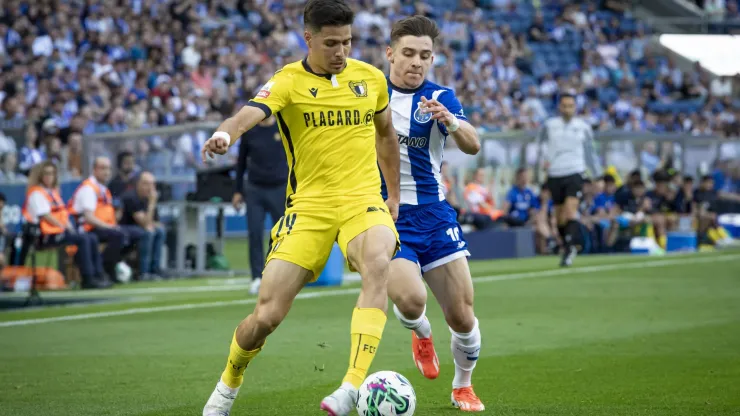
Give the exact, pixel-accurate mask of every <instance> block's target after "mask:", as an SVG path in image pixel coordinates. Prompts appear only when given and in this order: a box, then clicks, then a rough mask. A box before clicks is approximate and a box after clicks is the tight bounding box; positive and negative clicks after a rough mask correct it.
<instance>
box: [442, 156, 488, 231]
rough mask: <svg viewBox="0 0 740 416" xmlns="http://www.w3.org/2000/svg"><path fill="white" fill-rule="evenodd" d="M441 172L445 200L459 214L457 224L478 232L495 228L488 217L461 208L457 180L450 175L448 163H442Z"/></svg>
mask: <svg viewBox="0 0 740 416" xmlns="http://www.w3.org/2000/svg"><path fill="white" fill-rule="evenodd" d="M440 171H441V174H442V184H443V185H444V194H445V200H446V201H447V203H448V204H450V206H451V207H452V209H454V210H455V212H456V213H457V222H459V223H460V225H471V226H473V227H474V228H475V229H476V230H485V229H487V228H491V227H493V224H494V222H493V220H492V219H491V217H489V216H488V215H483V214H477V213H474V212H468V211H466V210H465V209H464V208H463V207H461V206H460V202H459V201H458V200H457V192H456V188H457V187H456V185H455V178H454V177H453V176H452V175H451V174H450V165H449V164H448V163H447V162H446V161H442V166H441V169H440Z"/></svg>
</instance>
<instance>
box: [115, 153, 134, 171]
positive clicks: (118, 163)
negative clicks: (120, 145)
mask: <svg viewBox="0 0 740 416" xmlns="http://www.w3.org/2000/svg"><path fill="white" fill-rule="evenodd" d="M133 156H134V154H133V153H131V152H129V151H128V150H124V151H123V152H121V153H119V154H118V157H116V166H117V167H118V168H119V169H120V168H121V165H123V161H124V160H126V158H127V157H133Z"/></svg>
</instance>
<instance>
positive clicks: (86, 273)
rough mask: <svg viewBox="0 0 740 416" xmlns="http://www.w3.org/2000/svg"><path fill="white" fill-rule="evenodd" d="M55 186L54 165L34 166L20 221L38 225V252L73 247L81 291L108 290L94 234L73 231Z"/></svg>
mask: <svg viewBox="0 0 740 416" xmlns="http://www.w3.org/2000/svg"><path fill="white" fill-rule="evenodd" d="M58 186H59V177H58V176H57V168H56V166H55V165H54V163H52V162H50V161H46V162H41V163H39V164H38V165H36V166H34V167H33V169H31V174H30V177H29V179H28V191H27V193H26V201H25V203H24V204H23V209H22V212H23V217H24V218H25V219H26V221H28V222H29V223H31V224H39V228H40V231H41V241H40V246H41V247H42V248H44V247H52V246H67V245H76V246H77V253H76V254H75V263H76V264H77V267H79V269H80V275H81V277H82V287H83V288H96V289H99V288H106V287H110V286H111V282H110V280H108V278H107V277H106V276H105V272H104V270H103V261H102V258H101V256H100V252H99V251H98V245H99V242H98V238H97V237H96V236H95V235H94V234H87V233H78V232H77V231H75V229H74V227H73V226H72V223H71V221H70V220H69V212H68V211H67V207H66V204H65V203H64V201H63V200H62V197H61V196H60V195H59V190H58Z"/></svg>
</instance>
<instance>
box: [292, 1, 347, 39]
mask: <svg viewBox="0 0 740 416" xmlns="http://www.w3.org/2000/svg"><path fill="white" fill-rule="evenodd" d="M354 20H355V12H353V11H352V9H351V8H350V7H349V6H348V5H347V3H345V1H344V0H308V2H307V3H306V7H304V8H303V25H304V26H305V27H306V29H309V30H311V31H312V32H318V31H320V30H321V28H323V27H324V26H347V25H351V24H352V22H354Z"/></svg>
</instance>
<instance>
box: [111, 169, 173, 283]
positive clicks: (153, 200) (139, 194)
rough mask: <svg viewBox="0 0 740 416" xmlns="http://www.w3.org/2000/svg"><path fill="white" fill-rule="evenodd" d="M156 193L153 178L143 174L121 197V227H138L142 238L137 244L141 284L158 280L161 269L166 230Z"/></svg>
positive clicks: (150, 175) (147, 173)
mask: <svg viewBox="0 0 740 416" xmlns="http://www.w3.org/2000/svg"><path fill="white" fill-rule="evenodd" d="M158 200H159V193H158V192H157V187H156V182H155V179H154V175H152V174H151V173H149V172H142V173H141V174H140V175H139V176H138V178H137V181H136V186H135V188H134V189H133V190H131V191H128V192H126V193H124V194H123V196H122V197H121V202H122V211H123V212H122V214H121V225H124V226H136V227H138V230H139V232H140V234H141V237H140V239H139V242H138V248H139V250H138V252H139V274H140V280H151V279H159V278H160V277H162V269H161V268H160V266H159V264H160V261H161V260H162V247H163V246H164V242H165V241H164V240H165V229H164V226H163V225H162V223H161V222H159V214H158V212H157V201H158Z"/></svg>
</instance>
